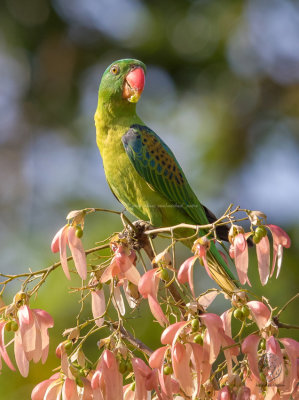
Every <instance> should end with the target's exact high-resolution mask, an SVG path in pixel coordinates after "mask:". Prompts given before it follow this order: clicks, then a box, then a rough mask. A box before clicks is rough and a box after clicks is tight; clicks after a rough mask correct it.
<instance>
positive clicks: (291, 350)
mask: <svg viewBox="0 0 299 400" xmlns="http://www.w3.org/2000/svg"><path fill="white" fill-rule="evenodd" d="M279 340H280V341H281V343H282V344H283V345H284V348H285V351H286V353H287V355H288V357H289V360H290V363H291V367H290V369H289V382H290V387H289V388H286V389H287V390H288V391H289V392H290V393H293V391H294V389H295V386H296V383H297V359H298V357H299V342H297V341H296V340H294V339H290V338H283V339H279Z"/></svg>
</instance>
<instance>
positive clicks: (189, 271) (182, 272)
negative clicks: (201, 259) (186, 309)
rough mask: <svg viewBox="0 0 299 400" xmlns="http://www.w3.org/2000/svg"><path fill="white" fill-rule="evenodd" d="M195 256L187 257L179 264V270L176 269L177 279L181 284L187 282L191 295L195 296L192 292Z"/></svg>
mask: <svg viewBox="0 0 299 400" xmlns="http://www.w3.org/2000/svg"><path fill="white" fill-rule="evenodd" d="M197 258H198V257H197V256H192V257H190V258H188V259H187V260H186V261H184V262H183V264H182V265H181V266H180V268H179V271H178V276H177V278H178V281H179V282H180V283H182V284H184V283H186V282H188V283H189V286H190V289H191V292H192V294H193V297H195V293H194V282H193V267H194V264H195V261H196V260H197Z"/></svg>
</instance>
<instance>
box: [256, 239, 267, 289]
mask: <svg viewBox="0 0 299 400" xmlns="http://www.w3.org/2000/svg"><path fill="white" fill-rule="evenodd" d="M256 255H257V261H258V269H259V274H260V280H261V284H262V285H266V284H267V282H268V278H269V274H270V243H269V239H268V236H264V237H262V239H261V240H260V241H259V242H258V243H257V245H256Z"/></svg>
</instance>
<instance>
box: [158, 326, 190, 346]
mask: <svg viewBox="0 0 299 400" xmlns="http://www.w3.org/2000/svg"><path fill="white" fill-rule="evenodd" d="M188 324H189V321H181V322H175V323H174V324H172V325H169V326H168V327H167V328H166V329H164V331H163V332H162V335H161V343H162V344H172V342H173V339H174V337H175V335H176V333H177V331H178V330H179V329H180V328H182V327H184V326H186V325H188Z"/></svg>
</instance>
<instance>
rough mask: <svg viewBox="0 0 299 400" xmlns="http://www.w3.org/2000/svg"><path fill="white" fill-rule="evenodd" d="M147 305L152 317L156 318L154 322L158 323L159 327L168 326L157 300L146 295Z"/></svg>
mask: <svg viewBox="0 0 299 400" xmlns="http://www.w3.org/2000/svg"><path fill="white" fill-rule="evenodd" d="M147 299H148V304H149V307H150V309H151V312H152V314H153V316H154V317H155V318H156V320H157V321H158V322H159V324H160V325H161V326H164V325H165V324H166V325H167V324H168V319H167V318H166V317H165V315H164V313H163V310H162V308H161V306H160V304H159V302H158V300H157V298H155V297H153V296H152V295H151V294H149V295H148V297H147Z"/></svg>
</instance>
